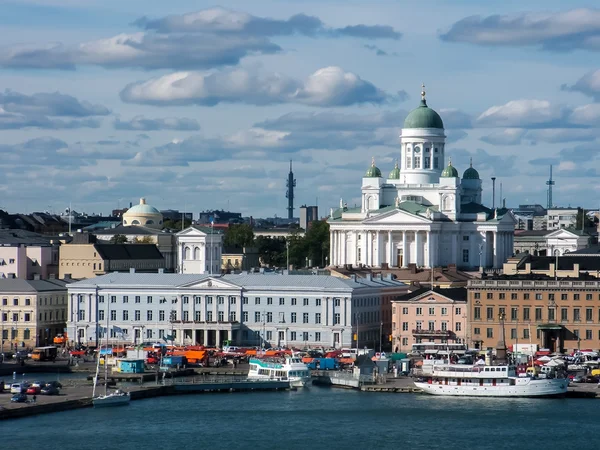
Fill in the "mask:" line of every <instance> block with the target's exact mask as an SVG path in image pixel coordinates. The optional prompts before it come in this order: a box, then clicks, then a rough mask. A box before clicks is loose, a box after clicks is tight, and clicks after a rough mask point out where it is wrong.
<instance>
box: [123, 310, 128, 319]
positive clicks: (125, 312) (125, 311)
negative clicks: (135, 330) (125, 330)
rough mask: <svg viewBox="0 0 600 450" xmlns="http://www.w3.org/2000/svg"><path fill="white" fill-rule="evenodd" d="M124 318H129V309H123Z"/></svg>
mask: <svg viewBox="0 0 600 450" xmlns="http://www.w3.org/2000/svg"><path fill="white" fill-rule="evenodd" d="M123 320H129V311H127V310H124V311H123Z"/></svg>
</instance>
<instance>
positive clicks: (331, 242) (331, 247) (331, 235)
mask: <svg viewBox="0 0 600 450" xmlns="http://www.w3.org/2000/svg"><path fill="white" fill-rule="evenodd" d="M334 236H335V235H334V233H333V230H329V264H331V265H332V266H333V265H335V261H334V259H333V255H335V240H334ZM287 269H288V270H289V267H288V268H287Z"/></svg>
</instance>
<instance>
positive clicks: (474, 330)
mask: <svg viewBox="0 0 600 450" xmlns="http://www.w3.org/2000/svg"><path fill="white" fill-rule="evenodd" d="M473 334H481V328H473Z"/></svg>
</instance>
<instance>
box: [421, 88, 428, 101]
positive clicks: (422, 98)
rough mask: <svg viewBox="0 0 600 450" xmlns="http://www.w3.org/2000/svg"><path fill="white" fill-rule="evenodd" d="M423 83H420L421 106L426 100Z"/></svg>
mask: <svg viewBox="0 0 600 450" xmlns="http://www.w3.org/2000/svg"><path fill="white" fill-rule="evenodd" d="M425 94H426V92H425V83H422V84H421V106H427V100H426V99H425Z"/></svg>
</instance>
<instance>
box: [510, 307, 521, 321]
mask: <svg viewBox="0 0 600 450" xmlns="http://www.w3.org/2000/svg"><path fill="white" fill-rule="evenodd" d="M510 320H519V308H510Z"/></svg>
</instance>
